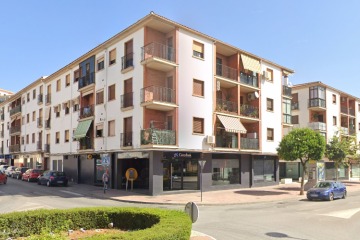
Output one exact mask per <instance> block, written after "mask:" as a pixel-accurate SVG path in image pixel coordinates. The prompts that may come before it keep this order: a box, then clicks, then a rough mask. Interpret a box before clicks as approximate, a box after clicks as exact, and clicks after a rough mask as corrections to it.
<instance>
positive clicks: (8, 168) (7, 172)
mask: <svg viewBox="0 0 360 240" xmlns="http://www.w3.org/2000/svg"><path fill="white" fill-rule="evenodd" d="M15 169H16V167H14V166H9V167H7V168H6V170H5V174H6V176H8V177H10V176H11V174H12V173H13V172H14V171H15Z"/></svg>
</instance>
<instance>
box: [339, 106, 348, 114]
mask: <svg viewBox="0 0 360 240" xmlns="http://www.w3.org/2000/svg"><path fill="white" fill-rule="evenodd" d="M340 111H341V113H344V114H348V113H349V109H348V108H347V107H344V106H341V107H340Z"/></svg>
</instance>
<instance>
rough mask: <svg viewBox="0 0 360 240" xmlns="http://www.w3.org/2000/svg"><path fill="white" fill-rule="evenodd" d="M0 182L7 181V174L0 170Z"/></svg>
mask: <svg viewBox="0 0 360 240" xmlns="http://www.w3.org/2000/svg"><path fill="white" fill-rule="evenodd" d="M0 183H2V184H6V183H7V176H6V174H5V173H3V172H1V171H0Z"/></svg>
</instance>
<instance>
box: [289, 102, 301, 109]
mask: <svg viewBox="0 0 360 240" xmlns="http://www.w3.org/2000/svg"><path fill="white" fill-rule="evenodd" d="M291 109H292V110H298V109H299V102H291Z"/></svg>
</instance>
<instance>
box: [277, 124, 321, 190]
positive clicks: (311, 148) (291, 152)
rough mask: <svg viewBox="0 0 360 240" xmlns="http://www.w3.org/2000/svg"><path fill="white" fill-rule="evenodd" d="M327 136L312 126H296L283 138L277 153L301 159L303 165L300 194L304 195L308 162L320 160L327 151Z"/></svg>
mask: <svg viewBox="0 0 360 240" xmlns="http://www.w3.org/2000/svg"><path fill="white" fill-rule="evenodd" d="M325 146H326V142H325V138H324V137H323V136H321V135H320V133H318V132H315V131H314V130H312V129H310V128H296V129H294V130H292V131H291V132H290V133H289V134H287V135H286V136H284V138H283V139H282V140H281V142H280V144H279V147H278V148H277V153H278V155H279V158H280V159H284V160H286V161H296V160H300V163H301V165H302V167H303V171H302V177H301V188H300V195H304V179H305V175H306V174H307V169H306V164H307V163H308V162H309V161H310V160H315V161H318V160H320V159H321V158H322V157H323V155H324V152H325Z"/></svg>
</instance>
